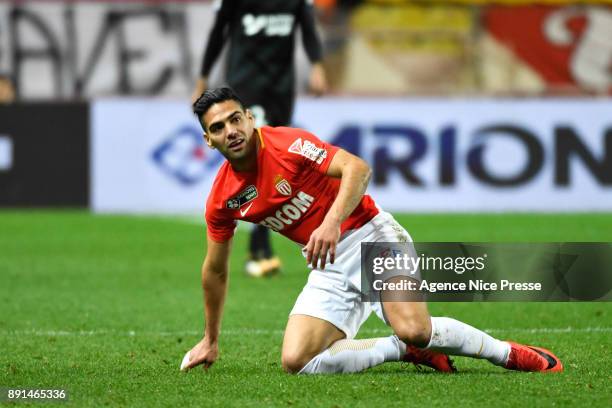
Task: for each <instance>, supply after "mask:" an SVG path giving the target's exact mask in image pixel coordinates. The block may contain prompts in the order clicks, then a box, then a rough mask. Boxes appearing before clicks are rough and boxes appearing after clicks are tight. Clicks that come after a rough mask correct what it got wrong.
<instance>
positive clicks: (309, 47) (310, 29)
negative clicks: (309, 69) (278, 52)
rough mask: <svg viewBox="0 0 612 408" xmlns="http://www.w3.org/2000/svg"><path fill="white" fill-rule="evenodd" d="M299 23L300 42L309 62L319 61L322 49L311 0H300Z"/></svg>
mask: <svg viewBox="0 0 612 408" xmlns="http://www.w3.org/2000/svg"><path fill="white" fill-rule="evenodd" d="M298 19H299V24H300V27H301V29H302V44H303V45H304V50H305V51H306V55H308V59H309V60H310V62H311V63H313V64H314V63H315V62H319V61H321V59H322V57H323V51H322V48H323V47H322V46H321V39H320V38H319V34H318V33H317V27H316V24H315V10H314V5H313V2H312V0H302V4H301V8H300V11H299V16H298Z"/></svg>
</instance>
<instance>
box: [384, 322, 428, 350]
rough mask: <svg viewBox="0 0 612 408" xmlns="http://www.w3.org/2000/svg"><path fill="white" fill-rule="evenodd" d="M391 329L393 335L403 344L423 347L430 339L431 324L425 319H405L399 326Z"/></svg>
mask: <svg viewBox="0 0 612 408" xmlns="http://www.w3.org/2000/svg"><path fill="white" fill-rule="evenodd" d="M396 326H397V327H393V330H394V331H395V334H396V336H397V337H399V339H400V340H402V341H403V342H404V343H410V344H414V345H415V346H417V347H425V346H426V345H427V344H428V343H429V339H430V338H431V322H430V320H429V317H427V318H422V319H419V318H415V319H407V320H406V321H403V322H402V323H401V324H398V325H396Z"/></svg>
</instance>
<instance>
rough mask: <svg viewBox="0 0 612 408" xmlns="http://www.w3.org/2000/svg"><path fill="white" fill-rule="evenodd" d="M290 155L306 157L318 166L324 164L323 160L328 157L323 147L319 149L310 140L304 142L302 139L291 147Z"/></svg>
mask: <svg viewBox="0 0 612 408" xmlns="http://www.w3.org/2000/svg"><path fill="white" fill-rule="evenodd" d="M288 151H289V153H295V154H299V155H300V156H304V157H305V158H307V159H308V160H312V161H313V162H316V163H317V164H321V163H323V160H325V158H326V157H327V150H325V149H323V148H322V147H317V146H316V145H315V144H314V143H312V142H311V141H309V140H304V141H303V142H302V138H301V137H300V138H298V139H297V140H296V141H295V142H293V143H292V144H291V146H289V149H288Z"/></svg>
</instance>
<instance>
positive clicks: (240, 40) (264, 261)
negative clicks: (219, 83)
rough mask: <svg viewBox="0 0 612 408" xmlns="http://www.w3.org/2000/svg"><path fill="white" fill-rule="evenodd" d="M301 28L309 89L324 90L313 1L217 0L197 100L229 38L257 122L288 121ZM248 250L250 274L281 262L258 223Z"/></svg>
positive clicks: (233, 74)
mask: <svg viewBox="0 0 612 408" xmlns="http://www.w3.org/2000/svg"><path fill="white" fill-rule="evenodd" d="M298 27H299V28H300V30H301V33H302V43H303V45H304V50H305V51H306V54H307V55H308V58H309V60H310V62H311V63H312V69H311V74H310V88H311V90H312V91H313V92H314V93H316V94H321V93H323V92H325V90H326V88H327V80H326V76H325V71H324V70H323V66H322V64H321V59H322V51H321V49H322V47H321V41H320V39H319V37H318V35H317V31H316V27H315V18H314V8H313V5H312V0H266V1H261V0H231V1H230V0H223V1H219V2H218V3H217V13H216V17H215V22H214V24H213V28H212V30H211V32H210V35H209V39H208V45H207V47H206V52H205V53H204V59H203V61H202V68H201V72H200V78H199V79H198V81H197V83H196V87H195V90H194V93H193V96H192V99H193V100H194V101H195V99H196V98H198V97H199V96H200V95H201V94H202V92H204V90H205V89H206V88H207V87H208V76H209V73H210V71H211V68H212V67H213V65H214V63H215V61H216V60H217V59H218V57H219V55H220V53H221V50H222V49H223V46H224V44H225V42H226V41H227V42H229V44H230V46H229V54H228V58H227V67H226V69H227V71H226V80H227V83H228V85H229V86H230V87H232V88H233V89H240V94H241V97H242V100H243V101H244V103H245V104H246V105H245V106H247V107H248V108H249V109H250V111H251V112H252V113H253V115H254V116H255V119H256V121H257V126H258V127H259V126H263V125H270V126H289V125H290V124H291V116H292V113H293V103H294V99H295V89H294V87H295V79H294V76H295V73H294V71H295V67H294V49H295V33H296V30H297V28H298ZM249 252H250V256H249V258H250V260H249V261H248V262H247V264H246V270H247V273H249V274H250V275H252V276H264V275H267V274H270V273H272V272H274V271H276V270H277V269H278V268H279V267H280V260H279V259H278V258H277V257H275V256H274V255H273V251H272V246H271V244H270V237H269V230H268V229H267V228H265V227H263V226H260V225H255V226H254V228H253V230H252V232H251V237H250V243H249Z"/></svg>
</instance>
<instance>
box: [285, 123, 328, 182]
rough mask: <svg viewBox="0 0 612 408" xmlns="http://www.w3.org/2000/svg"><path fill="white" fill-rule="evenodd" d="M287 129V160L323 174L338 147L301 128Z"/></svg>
mask: <svg viewBox="0 0 612 408" xmlns="http://www.w3.org/2000/svg"><path fill="white" fill-rule="evenodd" d="M286 129H288V136H289V137H287V138H286V140H287V142H288V144H289V147H288V148H287V155H286V156H285V157H286V158H287V160H290V161H292V162H294V163H296V164H297V166H298V168H300V169H311V170H315V171H318V172H319V173H322V174H325V173H326V172H327V169H328V168H329V165H330V163H331V161H332V159H333V158H334V155H335V154H336V152H337V151H338V150H340V149H339V148H338V147H336V146H334V145H331V144H329V143H327V142H324V141H322V140H321V139H319V138H318V137H316V136H315V135H313V134H312V133H310V132H307V131H305V130H302V129H290V128H286Z"/></svg>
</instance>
